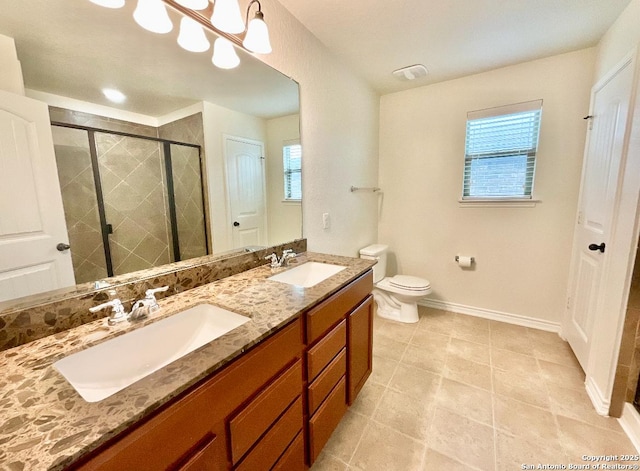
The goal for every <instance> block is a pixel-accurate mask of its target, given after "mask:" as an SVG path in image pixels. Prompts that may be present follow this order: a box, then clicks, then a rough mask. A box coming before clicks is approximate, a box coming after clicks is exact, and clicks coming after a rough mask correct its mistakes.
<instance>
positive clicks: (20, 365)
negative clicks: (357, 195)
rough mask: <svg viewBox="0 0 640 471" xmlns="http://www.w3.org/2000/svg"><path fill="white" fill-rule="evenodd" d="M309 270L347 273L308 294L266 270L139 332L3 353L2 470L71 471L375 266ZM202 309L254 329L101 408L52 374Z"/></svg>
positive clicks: (100, 325) (222, 285)
mask: <svg viewBox="0 0 640 471" xmlns="http://www.w3.org/2000/svg"><path fill="white" fill-rule="evenodd" d="M305 261H317V262H326V263H334V264H336V265H344V266H346V267H347V268H346V269H345V270H342V271H341V272H339V273H337V274H336V275H334V276H332V277H330V278H328V279H326V280H325V281H323V282H321V283H319V284H317V285H315V286H313V287H311V288H299V287H295V286H291V285H288V284H284V283H279V282H276V281H271V280H267V278H268V277H269V276H271V275H272V273H271V269H270V268H269V266H268V265H264V266H261V267H258V268H254V269H252V270H248V271H245V272H243V273H239V274H237V275H233V276H229V277H227V278H224V279H221V280H219V281H216V282H213V283H210V284H208V285H204V286H201V287H199V288H194V289H192V290H189V291H185V292H183V293H180V294H176V295H174V296H171V297H168V298H165V299H162V300H161V301H159V304H160V307H161V309H160V311H158V312H157V313H154V314H153V315H152V316H151V318H149V319H146V320H144V321H142V322H139V323H135V324H130V323H128V322H124V323H122V324H120V325H116V326H113V327H108V326H107V325H106V320H105V319H101V320H98V321H94V322H90V323H88V324H84V325H82V326H80V327H76V328H74V329H71V330H68V331H65V332H61V333H59V334H55V335H51V336H49V337H45V338H42V339H39V340H35V341H33V342H30V343H27V344H25V345H21V346H19V347H15V348H12V349H10V350H6V351H4V352H0V369H1V370H2V377H1V378H0V469H3V470H12V471H17V470H25V471H26V470H29V471H32V470H45V469H47V470H58V469H64V468H65V467H66V466H68V465H69V464H71V463H73V462H74V461H76V460H77V459H79V458H80V457H81V456H83V455H85V454H86V453H88V452H90V451H92V450H94V449H96V448H97V447H98V446H100V445H101V444H103V443H104V442H106V441H107V440H108V439H110V438H112V437H114V436H115V435H117V434H118V433H120V432H122V431H123V430H125V429H126V428H128V427H130V426H131V425H132V424H134V423H135V422H137V421H139V420H140V419H142V418H144V417H146V416H148V415H149V414H151V413H152V412H153V411H155V410H156V409H158V408H159V407H160V406H161V405H162V404H164V403H166V402H167V401H169V400H170V399H172V398H173V397H175V396H177V395H178V394H180V393H182V392H183V391H185V390H186V389H187V388H189V387H190V386H192V385H194V384H195V383H197V382H198V381H200V380H201V379H203V378H205V377H206V376H208V375H210V374H211V373H213V372H215V371H216V370H218V369H220V368H221V367H223V366H224V365H225V364H227V363H228V362H230V361H231V360H233V359H234V358H236V357H238V356H239V355H241V354H242V353H243V352H244V351H245V350H246V349H247V348H249V347H251V346H253V345H255V344H256V343H258V342H260V341H261V340H263V339H265V338H266V337H268V336H269V335H270V334H272V333H274V332H275V331H276V330H278V329H279V328H280V327H282V326H284V325H285V324H287V323H288V322H290V321H291V320H293V319H294V318H296V317H297V316H299V315H300V314H301V313H302V312H303V311H305V310H306V309H308V308H309V307H311V306H313V305H314V304H317V303H318V302H320V301H321V300H323V299H325V298H326V297H328V296H329V295H330V294H332V293H333V292H335V291H336V290H337V289H339V288H340V287H341V286H343V285H344V284H346V283H348V282H350V281H352V280H354V279H355V278H357V277H358V276H360V275H361V274H363V273H364V272H366V271H367V270H368V269H369V268H370V267H371V266H373V265H374V264H375V262H373V261H370V260H362V259H357V258H350V257H341V256H335V255H325V254H318V253H312V252H306V253H304V254H301V255H299V256H298V257H297V259H296V260H294V263H297V264H300V263H303V262H305ZM202 303H211V304H214V305H217V306H220V307H223V308H225V309H228V310H230V311H233V312H236V313H238V314H242V315H245V316H247V317H249V318H251V321H249V322H247V323H245V324H244V325H242V326H240V327H238V328H236V329H234V330H233V331H231V332H229V333H228V334H226V335H224V336H222V337H220V338H218V339H216V340H214V341H212V342H210V343H209V344H207V345H205V346H203V347H201V348H199V349H198V350H196V351H194V352H192V353H190V354H188V355H186V356H184V357H182V358H181V359H179V360H177V361H175V362H173V363H171V364H169V365H167V366H165V367H164V368H162V369H160V370H158V371H156V372H155V373H153V374H151V375H149V376H147V377H145V378H143V379H142V380H140V381H138V382H136V383H134V384H132V385H131V386H129V387H127V388H125V389H123V390H122V391H120V392H118V393H116V394H114V395H113V396H110V397H108V398H106V399H104V400H102V401H100V402H95V403H88V402H85V401H84V400H83V399H82V398H81V397H80V395H79V394H78V393H77V392H76V391H75V389H73V387H72V386H71V385H70V384H69V383H68V382H67V381H66V379H65V378H64V377H63V376H62V375H61V374H60V373H59V372H58V371H57V370H56V369H55V368H54V367H53V363H54V362H56V361H57V360H59V359H61V358H63V357H65V356H68V355H70V354H72V353H75V352H78V351H80V350H83V349H86V348H88V347H90V346H92V345H95V344H98V343H100V342H102V341H104V340H105V339H108V338H113V337H115V336H118V335H121V334H123V333H126V332H129V331H131V330H134V329H137V328H140V327H143V326H145V325H148V324H150V323H153V322H155V321H157V320H159V319H163V318H164V317H167V316H170V315H172V314H175V313H177V312H179V311H182V310H184V309H186V308H189V307H191V306H195V305H198V304H202ZM99 367H100V365H96V368H99Z"/></svg>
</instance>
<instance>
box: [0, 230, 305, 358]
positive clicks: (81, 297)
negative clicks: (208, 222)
mask: <svg viewBox="0 0 640 471" xmlns="http://www.w3.org/2000/svg"><path fill="white" fill-rule="evenodd" d="M284 249H292V250H293V251H294V252H296V253H302V252H306V251H307V240H306V239H299V240H295V241H293V242H288V243H285V244H280V245H276V246H273V247H268V248H265V249H260V250H255V251H252V252H238V253H232V254H229V255H228V256H222V257H221V256H205V257H200V258H198V259H192V260H188V261H186V262H178V263H174V264H170V265H165V266H163V267H158V268H152V269H149V270H142V271H139V272H135V273H131V274H128V275H125V276H122V277H118V278H115V279H109V280H108V281H109V282H111V283H114V284H113V285H112V286H109V287H106V288H102V289H99V290H95V289H82V288H81V289H77V290H75V291H72V292H70V293H67V294H64V295H55V294H54V295H51V296H47V295H44V296H42V295H37V296H35V297H34V298H33V299H31V300H25V302H18V303H12V304H11V307H9V308H7V309H3V308H2V306H0V351H2V350H7V349H9V348H13V347H16V346H18V345H22V344H25V343H28V342H31V341H33V340H37V339H40V338H43V337H46V336H48V335H52V334H55V333H58V332H62V331H65V330H68V329H72V328H74V327H78V326H80V325H82V324H86V323H87V322H91V321H94V320H97V319H100V318H102V317H106V316H108V315H109V310H108V309H107V310H103V311H100V312H97V313H91V312H89V308H90V307H92V306H96V305H98V304H100V303H103V302H105V301H108V300H109V299H110V298H111V297H116V298H119V299H120V300H121V301H122V302H123V303H124V305H125V307H126V308H127V309H130V307H131V304H132V303H133V302H135V301H136V300H138V299H141V298H143V297H144V292H145V291H146V290H147V289H149V288H158V287H161V286H169V290H168V291H166V292H165V293H158V295H157V298H158V299H161V298H164V297H166V296H171V295H172V294H176V293H180V292H183V291H187V290H189V289H192V288H197V287H198V286H202V285H205V284H207V283H211V282H213V281H216V280H220V279H222V278H226V277H228V276H231V275H235V274H237V273H241V272H243V271H245V270H250V269H252V268H256V267H258V266H260V265H264V264H266V263H268V262H267V261H266V260H265V256H267V255H269V254H270V253H272V252H276V253H277V254H278V255H280V254H281V253H282V251H283V250H284ZM113 290H115V295H110V294H109V292H113Z"/></svg>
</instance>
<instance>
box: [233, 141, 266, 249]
mask: <svg viewBox="0 0 640 471" xmlns="http://www.w3.org/2000/svg"><path fill="white" fill-rule="evenodd" d="M225 163H226V171H227V194H228V199H229V215H230V227H231V233H232V236H231V239H232V244H233V247H232V248H234V249H235V248H239V247H246V246H248V245H266V235H267V230H266V209H265V208H266V197H265V175H264V145H263V144H262V143H261V142H257V141H251V140H247V139H242V138H237V137H231V136H225Z"/></svg>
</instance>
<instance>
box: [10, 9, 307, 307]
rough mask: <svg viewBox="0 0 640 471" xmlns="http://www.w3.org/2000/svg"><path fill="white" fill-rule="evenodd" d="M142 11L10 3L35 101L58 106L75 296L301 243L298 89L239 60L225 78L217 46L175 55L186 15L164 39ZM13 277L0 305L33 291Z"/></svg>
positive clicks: (60, 170) (57, 143)
mask: <svg viewBox="0 0 640 471" xmlns="http://www.w3.org/2000/svg"><path fill="white" fill-rule="evenodd" d="M135 5H136V1H135V0H127V1H126V4H125V6H124V7H123V8H120V9H108V8H102V7H99V6H97V5H95V4H94V3H91V2H89V1H88V0H22V1H15V0H0V11H1V12H2V13H1V14H0V35H2V36H4V38H0V39H3V40H4V44H7V39H6V38H13V40H14V41H15V49H16V51H17V56H18V60H19V61H20V64H21V66H22V73H23V78H24V86H25V94H26V96H27V97H29V98H32V99H35V100H39V101H41V102H44V103H46V104H47V106H48V107H49V108H48V110H49V117H50V120H51V132H52V136H53V147H54V153H55V164H56V171H55V172H50V174H49V175H48V177H49V178H51V179H52V181H54V182H56V185H59V188H60V190H59V191H60V193H61V196H62V203H63V206H64V221H63V223H64V224H65V226H66V232H67V235H68V245H69V246H70V249H68V250H67V252H68V255H70V257H71V261H72V263H71V265H72V268H73V280H72V281H73V283H63V285H65V284H66V285H70V284H86V283H91V284H93V283H95V282H96V281H98V280H105V279H106V280H107V282H108V279H109V278H110V277H112V276H119V275H124V274H126V273H131V272H134V271H138V270H143V269H149V268H152V267H158V266H162V265H165V264H168V263H171V262H175V261H182V260H188V259H191V258H194V257H201V256H203V255H216V254H220V253H224V252H228V251H231V250H234V249H239V248H241V247H246V246H250V247H261V246H271V245H276V244H279V243H283V242H287V241H291V240H294V239H297V238H300V237H302V209H301V187H300V185H301V183H300V173H301V144H300V126H299V93H298V84H297V83H296V82H294V81H293V80H291V79H290V78H288V77H286V76H284V75H282V74H280V73H279V72H278V71H276V70H274V69H272V68H270V67H269V66H267V65H265V64H264V63H262V62H261V61H259V60H258V59H256V58H255V57H252V56H251V55H249V54H247V53H245V52H244V51H240V50H238V51H237V52H238V54H239V56H240V65H239V66H238V67H237V68H234V69H230V70H223V69H219V68H217V67H215V66H214V65H213V64H212V62H211V57H212V49H209V51H207V52H203V53H193V52H188V51H186V50H184V49H182V48H181V47H180V46H179V45H178V44H177V42H176V38H177V36H178V27H179V24H180V20H181V14H180V13H179V12H177V11H174V10H172V9H171V8H169V9H168V10H169V15H170V17H171V20H172V22H173V25H174V26H173V31H172V32H170V33H168V34H164V35H163V34H154V33H151V32H149V31H146V30H144V29H142V28H141V27H139V26H138V25H137V24H136V23H135V22H134V20H133V11H134V8H135ZM265 6H266V5H265ZM207 36H208V39H209V41H210V42H211V43H212V44H213V41H214V40H215V36H214V35H213V34H210V33H208V32H207ZM0 46H2V43H0ZM0 50H1V47H0ZM105 89H115V90H118V91H119V92H121V93H122V94H123V95H124V97H125V98H124V99H122V97H120V98H119V97H117V96H116V97H111V98H109V97H107V96H106V95H105V92H104V90H105ZM118 100H120V101H118ZM0 112H2V110H0ZM0 124H1V123H0ZM0 163H1V162H0ZM5 168H6V167H5ZM56 185H54V186H56ZM21 204H22V203H21ZM24 204H25V205H26V204H27V203H26V202H25V203H24ZM3 210H5V211H8V210H7V209H6V207H5V209H3ZM13 211H14V212H18V211H19V209H18V208H16V209H14V210H13ZM0 217H3V218H5V220H11V218H14V219H15V220H16V221H18V220H19V219H20V215H19V214H13V215H10V216H9V217H6V215H4V214H2V215H0ZM0 232H1V231H0ZM1 235H2V234H0V236H1ZM65 243H66V241H65ZM54 245H56V244H54ZM25 247H26V246H25ZM61 248H62V249H63V250H64V247H61ZM20 250H24V251H25V252H26V251H27V250H28V249H26V248H25V249H20ZM17 251H18V252H19V250H17ZM2 268H3V267H2V266H0V302H5V301H8V300H11V299H14V300H15V299H16V298H21V297H23V296H25V295H29V294H32V293H30V292H25V291H23V290H22V288H20V284H19V283H13V287H12V286H11V283H10V282H6V279H7V278H8V276H5V282H4V285H3V281H2V272H3V269H2ZM5 272H6V270H5ZM42 283H43V284H42V287H43V290H46V287H47V281H46V277H44V278H42ZM22 285H23V286H25V284H24V283H23V284H22ZM3 286H4V287H3ZM52 287H54V286H52ZM25 289H26V287H25ZM6 305H7V304H6V303H4V306H6ZM2 307H3V306H0V310H1V309H2Z"/></svg>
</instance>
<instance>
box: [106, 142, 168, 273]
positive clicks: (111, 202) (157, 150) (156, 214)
mask: <svg viewBox="0 0 640 471" xmlns="http://www.w3.org/2000/svg"><path fill="white" fill-rule="evenodd" d="M95 146H96V153H97V160H98V166H99V173H100V181H101V184H102V195H103V199H104V212H105V218H106V225H107V232H108V233H109V247H110V252H111V261H112V266H113V275H119V274H124V273H129V272H132V271H137V270H143V269H146V268H151V267H155V266H158V265H164V264H166V263H170V262H171V261H172V260H173V253H172V243H171V240H172V238H171V225H170V221H169V209H168V197H167V194H168V193H167V183H166V175H165V171H164V166H163V156H162V144H161V143H159V142H157V141H153V140H147V139H141V138H136V137H130V136H121V135H116V134H110V133H103V132H96V133H95Z"/></svg>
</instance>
